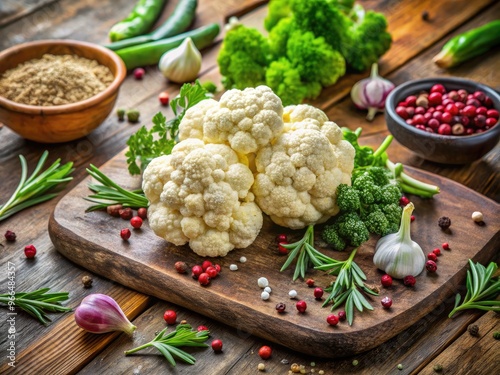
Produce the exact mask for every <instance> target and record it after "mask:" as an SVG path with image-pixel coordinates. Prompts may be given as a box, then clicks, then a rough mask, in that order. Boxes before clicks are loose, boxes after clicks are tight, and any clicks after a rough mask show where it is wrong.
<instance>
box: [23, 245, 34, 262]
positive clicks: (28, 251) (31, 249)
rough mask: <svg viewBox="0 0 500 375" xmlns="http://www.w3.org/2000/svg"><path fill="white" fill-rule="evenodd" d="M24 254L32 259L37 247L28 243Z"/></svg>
mask: <svg viewBox="0 0 500 375" xmlns="http://www.w3.org/2000/svg"><path fill="white" fill-rule="evenodd" d="M24 255H26V258H28V259H32V258H34V257H35V255H36V248H35V246H33V245H28V246H26V247H25V248H24Z"/></svg>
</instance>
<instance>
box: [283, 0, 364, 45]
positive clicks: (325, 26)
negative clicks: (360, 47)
mask: <svg viewBox="0 0 500 375" xmlns="http://www.w3.org/2000/svg"><path fill="white" fill-rule="evenodd" d="M291 9H292V12H293V14H294V19H295V22H296V23H297V26H298V27H297V28H298V29H300V30H302V31H303V32H306V31H311V32H312V33H313V34H314V35H315V36H316V37H321V36H322V37H324V38H325V41H326V42H327V43H328V44H329V45H330V46H331V47H332V48H333V49H334V50H337V51H341V46H342V45H343V44H345V43H348V42H349V40H348V35H347V33H346V30H347V28H348V27H349V26H350V25H351V24H352V21H351V20H350V19H349V18H348V17H347V16H346V15H345V14H344V13H343V12H342V10H341V8H340V7H338V3H337V2H336V1H332V0H330V1H325V0H295V1H292V3H291ZM354 47H356V46H354Z"/></svg>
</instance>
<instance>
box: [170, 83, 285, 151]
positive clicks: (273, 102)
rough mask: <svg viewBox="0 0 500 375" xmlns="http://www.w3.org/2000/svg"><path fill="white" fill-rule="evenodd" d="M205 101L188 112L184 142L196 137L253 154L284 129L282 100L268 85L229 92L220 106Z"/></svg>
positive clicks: (182, 133) (181, 134)
mask: <svg viewBox="0 0 500 375" xmlns="http://www.w3.org/2000/svg"><path fill="white" fill-rule="evenodd" d="M205 102H206V101H202V102H200V103H199V104H197V105H196V106H194V107H193V108H191V109H190V110H189V111H187V112H186V115H185V116H184V118H183V119H182V121H181V123H180V125H179V138H180V139H181V140H182V139H187V138H189V137H195V138H199V139H203V141H204V142H205V143H226V144H229V145H230V146H231V148H232V149H233V150H234V151H236V152H238V153H241V154H250V153H254V152H256V151H257V150H258V149H259V148H261V147H263V146H265V145H267V144H269V143H270V142H272V141H273V140H274V139H275V138H277V137H278V136H279V135H280V134H281V132H282V130H283V119H282V115H283V106H282V104H281V99H280V98H279V97H278V96H277V95H276V94H274V93H273V91H272V90H271V89H270V88H269V87H267V86H258V87H256V88H246V89H244V90H237V89H233V90H229V91H226V92H225V93H224V94H223V95H222V97H221V98H220V101H219V102H218V104H217V105H216V104H215V103H216V102H215V101H213V100H212V101H211V102H210V103H205ZM214 102H215V103H214ZM202 103H204V104H202ZM200 104H201V106H200ZM198 106H200V107H198Z"/></svg>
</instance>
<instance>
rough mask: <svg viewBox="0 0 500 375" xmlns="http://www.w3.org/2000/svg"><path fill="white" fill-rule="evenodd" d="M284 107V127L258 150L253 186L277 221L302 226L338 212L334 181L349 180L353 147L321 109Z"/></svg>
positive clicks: (291, 226) (277, 222) (305, 106)
mask: <svg viewBox="0 0 500 375" xmlns="http://www.w3.org/2000/svg"><path fill="white" fill-rule="evenodd" d="M284 112H285V114H284V120H285V129H284V132H283V133H282V135H281V136H280V137H279V138H278V139H277V140H276V141H275V142H274V143H273V144H269V145H267V146H266V147H264V148H262V149H261V150H260V151H259V152H258V153H257V155H256V159H255V165H256V170H257V173H256V174H255V182H254V185H253V187H252V191H253V193H254V194H255V200H256V202H257V204H258V205H259V207H260V208H261V209H262V211H263V212H264V213H266V214H268V215H269V216H270V218H271V219H272V220H273V221H274V222H275V223H276V224H278V225H281V226H285V227H288V228H292V229H300V228H303V227H306V226H307V225H309V224H316V223H322V222H325V221H326V220H328V219H329V218H330V217H332V216H334V215H336V214H337V213H338V211H339V208H338V206H337V203H336V200H337V198H336V191H337V186H339V185H340V184H346V185H350V184H351V173H352V170H353V168H354V155H355V150H354V148H353V147H352V145H351V144H350V143H349V142H347V141H344V140H342V131H341V129H340V128H339V127H338V126H337V125H336V124H335V123H334V122H331V121H328V118H327V116H326V115H325V114H324V113H323V112H322V111H321V110H319V109H317V108H314V107H312V106H309V105H299V106H290V107H286V108H285V111H284Z"/></svg>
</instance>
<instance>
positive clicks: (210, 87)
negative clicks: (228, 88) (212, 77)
mask: <svg viewBox="0 0 500 375" xmlns="http://www.w3.org/2000/svg"><path fill="white" fill-rule="evenodd" d="M201 87H203V88H204V89H205V90H207V91H208V92H209V93H211V94H215V92H216V91H217V85H216V84H215V83H213V82H212V81H205V82H203V83H202V84H201Z"/></svg>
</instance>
